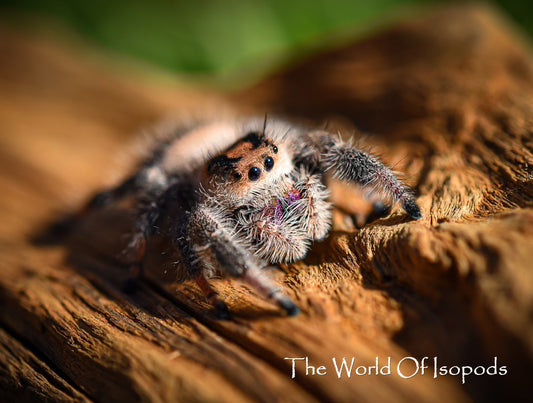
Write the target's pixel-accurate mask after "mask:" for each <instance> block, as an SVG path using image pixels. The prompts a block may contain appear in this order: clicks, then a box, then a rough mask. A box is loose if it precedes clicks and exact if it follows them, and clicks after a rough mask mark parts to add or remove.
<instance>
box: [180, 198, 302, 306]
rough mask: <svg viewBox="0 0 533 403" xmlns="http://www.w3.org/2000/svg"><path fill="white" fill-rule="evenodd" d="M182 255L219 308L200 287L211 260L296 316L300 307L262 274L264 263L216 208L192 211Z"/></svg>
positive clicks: (207, 288)
mask: <svg viewBox="0 0 533 403" xmlns="http://www.w3.org/2000/svg"><path fill="white" fill-rule="evenodd" d="M182 252H185V253H184V254H183V257H184V260H185V263H186V265H187V266H188V269H189V272H190V274H191V275H192V276H193V277H194V278H196V279H197V282H198V278H200V282H199V285H200V288H202V291H204V293H206V294H207V296H208V298H209V296H210V295H211V298H210V299H211V300H212V301H216V303H218V304H219V305H220V302H219V301H220V300H215V299H214V298H213V297H212V292H211V291H212V290H211V288H210V286H206V285H205V284H203V279H202V277H200V276H202V275H204V272H205V269H206V265H205V260H206V259H207V261H208V264H209V262H210V261H211V259H213V260H214V261H215V262H216V263H217V264H218V265H219V266H220V267H222V268H224V269H225V270H226V272H227V273H228V274H229V275H231V276H233V277H237V278H240V279H241V280H243V281H245V282H246V283H248V284H249V285H251V286H252V287H253V288H255V289H256V290H257V291H258V292H259V293H260V294H261V295H263V296H265V297H267V298H270V299H272V300H273V301H274V302H275V303H277V304H278V306H280V307H281V308H282V309H283V310H285V312H287V314H288V315H291V316H292V315H296V314H298V313H299V312H300V310H299V308H298V307H297V306H296V305H295V304H294V302H292V301H291V299H290V298H289V297H287V296H286V295H285V294H283V292H282V291H281V290H280V289H279V288H277V287H276V286H275V285H274V284H272V283H271V281H270V280H269V279H268V278H267V276H266V275H265V274H264V273H263V270H262V269H263V268H264V264H263V263H262V262H261V261H259V260H258V259H257V258H256V257H255V256H254V254H253V253H252V252H251V251H250V250H249V248H248V246H247V245H245V244H243V242H242V241H241V240H240V238H239V237H238V235H237V234H236V232H235V230H234V223H233V222H230V221H229V220H228V219H226V218H225V216H224V214H223V213H222V212H221V211H220V209H219V208H218V207H211V206H207V205H205V204H203V205H199V206H198V208H197V209H196V210H195V211H193V213H192V215H191V217H190V220H189V224H188V227H187V242H186V243H185V245H182Z"/></svg>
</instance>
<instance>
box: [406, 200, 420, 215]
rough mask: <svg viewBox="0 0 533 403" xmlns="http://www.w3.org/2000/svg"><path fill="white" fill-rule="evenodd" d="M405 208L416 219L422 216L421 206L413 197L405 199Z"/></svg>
mask: <svg viewBox="0 0 533 403" xmlns="http://www.w3.org/2000/svg"><path fill="white" fill-rule="evenodd" d="M403 209H404V210H405V211H406V213H407V214H409V215H410V216H411V218H414V219H415V220H418V219H420V218H422V212H421V211H420V207H418V204H416V202H415V201H414V200H413V199H412V198H409V199H406V200H404V202H403Z"/></svg>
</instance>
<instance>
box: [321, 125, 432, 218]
mask: <svg viewBox="0 0 533 403" xmlns="http://www.w3.org/2000/svg"><path fill="white" fill-rule="evenodd" d="M319 144H321V146H322V150H321V154H322V155H323V157H322V158H321V161H320V165H321V168H322V169H323V170H325V171H332V172H333V174H334V176H336V177H337V178H339V179H340V180H343V181H349V182H353V183H356V184H359V185H361V186H363V187H367V188H368V187H372V186H373V187H375V188H376V190H378V191H382V192H383V193H384V194H385V195H386V196H389V197H391V198H392V199H393V200H398V201H400V202H401V203H402V206H403V209H404V210H405V211H406V212H407V214H409V215H410V216H411V217H412V218H414V219H415V220H418V219H419V218H422V213H421V211H420V208H419V207H418V205H417V204H416V201H415V199H414V197H413V195H412V193H411V192H410V190H409V188H407V187H406V186H404V185H403V184H402V183H401V182H400V181H399V180H398V178H397V177H396V175H395V174H394V173H393V172H392V170H391V169H390V168H388V167H387V166H386V165H385V164H383V163H382V162H381V161H380V160H379V159H377V158H376V157H374V156H372V155H370V154H368V153H365V152H364V151H361V150H358V149H357V148H355V147H353V146H351V145H350V144H348V143H345V142H343V141H342V140H340V139H338V138H335V137H333V136H331V135H330V134H328V133H322V132H321V134H320V141H319Z"/></svg>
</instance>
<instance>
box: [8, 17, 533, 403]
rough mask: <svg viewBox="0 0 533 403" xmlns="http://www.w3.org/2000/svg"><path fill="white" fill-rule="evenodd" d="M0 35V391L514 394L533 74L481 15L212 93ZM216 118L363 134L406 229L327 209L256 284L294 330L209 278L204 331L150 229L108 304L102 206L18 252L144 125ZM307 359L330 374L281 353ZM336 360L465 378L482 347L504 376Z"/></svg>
mask: <svg viewBox="0 0 533 403" xmlns="http://www.w3.org/2000/svg"><path fill="white" fill-rule="evenodd" d="M1 33H2V35H0V54H2V62H3V63H2V64H1V65H0V93H2V94H3V96H1V97H0V192H1V194H2V197H0V222H1V223H2V225H0V253H1V255H2V258H1V260H0V271H1V273H2V276H0V306H1V308H2V309H0V328H1V327H2V326H3V327H5V328H6V329H8V330H9V333H8V334H7V333H6V334H4V333H2V332H1V331H0V362H1V364H2V366H3V367H4V368H5V371H4V372H2V375H4V373H5V376H3V379H2V382H3V383H2V385H6V387H5V390H6V391H9V393H11V394H10V395H9V396H10V398H11V397H14V396H15V395H16V393H17V390H19V389H17V387H18V386H17V385H20V380H21V379H24V380H25V381H24V382H28V384H29V385H31V387H30V388H28V390H29V391H30V392H28V393H29V394H28V395H25V396H27V400H32V399H34V400H35V399H38V398H39V397H50V398H51V399H56V400H61V399H63V398H64V400H66V401H69V400H70V401H72V400H77V401H82V400H83V399H89V400H96V401H122V400H124V401H177V400H178V401H265V402H270V401H315V400H319V401H413V400H415V401H458V402H459V401H469V400H471V399H476V400H481V399H484V400H498V399H500V398H502V397H506V398H507V399H514V400H516V401H518V400H520V399H524V400H528V399H527V396H528V395H527V394H528V393H529V391H528V388H527V386H528V385H527V384H528V379H529V377H530V374H531V370H532V359H531V357H532V353H533V324H532V323H533V321H532V320H531V318H532V312H533V273H532V270H531V267H532V266H531V262H532V261H533V181H532V168H531V167H533V158H532V156H533V143H532V141H533V140H532V135H531V133H532V129H533V125H532V123H533V106H532V105H533V67H532V66H533V64H532V59H531V56H530V52H529V50H528V49H527V48H526V47H525V45H523V44H521V43H520V41H519V40H518V39H517V37H516V35H515V34H513V33H510V28H509V27H507V26H506V25H505V23H503V22H502V21H500V20H499V18H498V17H497V16H496V14H494V13H493V12H492V11H490V10H488V9H486V8H484V7H481V6H461V7H457V8H454V9H450V10H444V11H440V12H435V13H433V14H430V15H429V16H426V17H424V18H421V17H420V18H417V19H413V20H412V21H408V22H406V23H402V24H397V25H395V26H394V27H392V28H391V29H389V30H386V31H384V32H383V33H379V34H377V35H376V36H373V37H372V38H369V39H367V40H364V41H362V42H358V43H356V44H354V45H350V46H348V47H344V48H342V49H339V50H335V51H331V52H329V53H325V54H323V55H320V56H317V57H315V58H312V59H310V60H306V61H304V62H302V63H301V64H299V65H296V66H293V67H291V68H289V69H288V70H286V71H284V72H280V73H279V74H276V75H274V76H273V77H271V78H268V79H266V80H265V81H264V82H263V83H260V84H258V85H257V86H256V87H254V88H250V89H247V90H245V91H241V92H238V93H234V94H232V95H231V96H226V95H220V94H216V93H209V92H203V93H201V92H199V91H192V90H190V89H185V88H184V87H183V86H182V85H179V84H178V83H175V82H170V81H164V82H163V81H155V80H153V79H149V78H147V77H146V75H143V74H142V73H141V72H139V71H131V70H130V71H128V70H127V69H125V67H124V66H123V65H120V64H112V63H105V62H103V61H101V60H98V59H97V58H95V57H94V56H91V53H90V51H88V50H83V51H80V50H79V49H86V48H85V47H84V45H81V44H79V43H77V42H76V41H75V40H74V39H72V40H71V41H70V42H69V43H65V42H61V41H58V40H57V39H50V38H49V37H47V36H34V35H29V34H22V33H21V32H19V31H16V30H13V29H7V28H4V29H3V30H2V32H1ZM224 110H233V111H234V112H233V113H237V114H240V113H249V112H254V113H264V112H265V111H268V112H277V113H280V114H283V115H287V116H290V117H293V118H304V119H308V120H311V121H315V122H320V121H322V120H323V119H329V120H330V127H332V128H333V127H335V128H340V129H342V130H343V131H344V132H345V133H348V132H349V131H350V129H351V128H353V127H358V128H361V129H364V130H367V131H370V132H372V133H373V134H374V136H373V137H371V138H370V139H369V140H367V142H368V143H369V144H370V145H373V146H374V147H376V149H377V150H378V151H380V152H381V153H382V154H383V158H384V159H385V160H387V161H389V162H391V163H397V168H396V169H397V170H399V171H401V172H405V173H406V175H407V180H408V181H410V182H411V183H412V184H413V185H414V188H415V190H416V192H417V195H419V197H418V200H419V202H420V204H421V206H422V209H423V212H424V214H425V217H424V219H422V220H421V221H418V222H411V221H408V220H407V219H405V217H404V216H403V215H402V213H401V211H400V210H394V211H393V213H392V214H391V216H389V217H387V218H384V219H381V220H378V221H376V222H374V223H372V224H370V225H368V226H366V227H364V228H362V229H359V230H357V229H355V228H354V227H353V225H351V223H350V221H349V220H346V219H345V218H346V217H345V216H344V215H343V214H342V213H340V212H336V230H335V231H334V232H333V233H332V234H331V236H330V237H328V239H326V240H325V241H324V242H322V243H320V244H317V245H315V246H314V247H313V250H312V252H311V253H310V255H309V256H308V257H307V258H306V259H305V260H304V261H302V262H298V263H296V264H293V265H288V266H284V267H283V272H281V271H280V272H279V273H273V276H275V278H276V280H277V281H279V282H280V283H283V284H284V285H285V286H286V287H287V288H288V290H289V292H290V293H291V296H292V297H293V298H294V299H295V300H296V301H297V302H298V304H299V305H300V306H301V307H302V310H303V313H302V315H301V316H299V317H297V318H286V317H283V316H281V315H280V314H279V311H278V309H277V308H276V307H274V306H273V305H271V304H270V303H268V302H266V301H264V300H262V299H261V298H258V297H257V296H255V295H254V293H253V292H251V291H250V290H249V289H248V288H247V287H246V286H242V285H240V284H239V283H238V282H235V281H229V280H227V279H216V280H214V285H215V287H216V288H217V289H218V290H219V292H220V294H221V295H222V297H223V298H224V299H225V300H226V301H227V302H228V305H229V307H230V310H232V312H234V316H235V318H234V320H232V321H217V320H215V319H214V317H213V316H212V313H211V312H210V310H209V307H208V305H207V303H206V302H205V300H204V298H203V297H202V295H201V293H200V292H199V290H198V289H197V288H196V286H195V285H193V284H192V283H191V282H188V281H186V282H185V283H183V284H175V283H173V282H172V280H173V273H172V271H171V270H170V268H171V265H170V264H169V261H168V260H169V258H168V257H166V258H165V257H164V256H163V257H162V256H161V253H162V252H164V251H165V248H164V245H165V242H164V239H159V240H156V241H155V242H154V243H153V244H152V245H151V246H150V256H149V260H150V264H149V275H148V278H147V280H146V281H145V282H144V284H143V285H142V287H141V288H140V289H139V290H138V291H136V292H135V293H134V294H132V295H126V294H124V293H122V291H120V287H119V285H120V280H121V279H122V278H123V276H124V275H125V270H124V266H123V265H122V263H124V262H121V259H120V258H119V256H120V254H119V252H120V251H121V249H122V248H123V246H124V243H125V242H126V241H127V240H126V239H125V238H124V236H123V235H124V228H125V227H127V222H128V216H127V214H124V213H121V212H120V211H114V210H113V211H108V212H105V213H102V214H96V215H94V216H91V217H89V218H88V219H87V220H85V221H84V222H83V223H80V225H79V226H78V228H77V229H76V231H74V233H73V234H72V236H71V237H70V239H69V241H68V242H65V243H62V244H60V245H59V246H39V245H32V244H31V242H30V238H31V237H32V236H33V235H35V234H36V233H37V232H38V231H39V229H42V228H43V226H44V225H45V223H47V222H49V221H50V220H51V219H52V218H53V217H55V216H56V214H57V213H58V212H60V211H65V210H66V209H68V208H75V206H77V205H79V204H81V203H82V201H83V200H84V199H85V198H86V197H87V196H88V195H89V194H91V193H92V192H93V191H94V190H95V189H98V188H100V187H102V186H104V185H106V184H110V183H112V182H113V181H114V180H118V179H119V178H120V176H121V175H123V174H124V173H125V172H126V171H127V168H128V166H131V165H132V164H133V162H134V157H133V155H132V153H131V152H127V150H128V149H129V148H130V146H129V145H128V144H129V143H130V139H131V138H133V135H134V134H135V132H136V131H138V130H139V129H141V128H142V127H143V126H147V125H150V124H152V123H155V122H157V121H158V120H160V119H161V118H164V117H166V116H168V115H169V114H171V113H173V114H177V115H178V117H182V116H188V115H191V114H197V113H198V112H197V111H202V113H204V114H208V115H212V114H218V113H225V112H222V111H224ZM125 150H126V151H125ZM118 155H126V157H124V158H122V159H117V156H118ZM335 192H336V197H337V198H344V199H345V200H353V202H354V203H355V201H356V200H355V199H354V198H353V197H354V196H353V195H352V194H351V193H349V192H346V193H345V191H344V190H342V189H340V188H339V187H335ZM165 259H166V261H165ZM165 270H166V273H165ZM17 339H18V340H17ZM29 346H31V350H32V351H33V352H38V354H37V355H36V356H35V355H33V353H31V352H30V351H28V348H29ZM304 356H308V357H309V360H310V363H312V364H315V365H328V366H329V369H330V371H328V374H327V375H326V376H315V377H312V376H305V369H304V368H303V367H301V366H299V367H298V371H297V374H296V378H295V379H294V380H293V379H291V378H290V363H289V362H288V361H286V360H284V358H285V357H304ZM343 356H345V357H352V356H355V357H356V359H357V362H358V364H359V365H373V364H374V362H375V359H376V357H379V358H380V360H382V361H385V360H386V358H387V357H391V358H392V361H393V362H395V363H397V362H398V361H399V360H400V359H401V358H403V357H406V356H415V357H419V358H421V357H424V356H430V357H433V356H437V357H438V358H439V360H441V362H442V364H443V365H453V364H458V365H472V366H476V365H479V364H485V365H490V364H491V363H492V359H493V357H494V356H497V357H498V359H499V360H500V362H501V363H502V365H507V366H508V367H509V369H510V370H509V374H508V375H507V376H505V377H475V378H474V377H472V378H469V379H467V383H466V384H465V385H462V384H461V382H460V379H459V378H457V377H439V378H438V379H433V378H432V373H429V374H426V375H425V376H417V377H414V378H412V379H408V380H407V379H401V378H400V377H398V376H397V375H390V376H361V377H359V376H356V377H352V378H351V379H347V378H344V379H337V377H336V376H335V373H334V371H333V369H332V365H331V359H332V358H333V357H337V358H342V357H343ZM40 357H42V359H43V362H40V361H39V360H40ZM41 387H42V394H41V395H40V394H39V388H41Z"/></svg>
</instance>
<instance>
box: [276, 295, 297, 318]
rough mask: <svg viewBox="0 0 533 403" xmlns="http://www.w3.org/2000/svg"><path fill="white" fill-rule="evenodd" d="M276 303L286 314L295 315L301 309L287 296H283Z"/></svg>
mask: <svg viewBox="0 0 533 403" xmlns="http://www.w3.org/2000/svg"><path fill="white" fill-rule="evenodd" d="M278 305H279V306H280V307H281V308H282V309H283V310H284V311H285V312H286V313H287V315H288V316H296V315H298V314H299V313H300V312H301V311H300V308H298V306H297V305H296V304H295V303H294V302H292V301H291V300H290V299H289V298H288V297H284V298H283V299H280V300H279V301H278Z"/></svg>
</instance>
